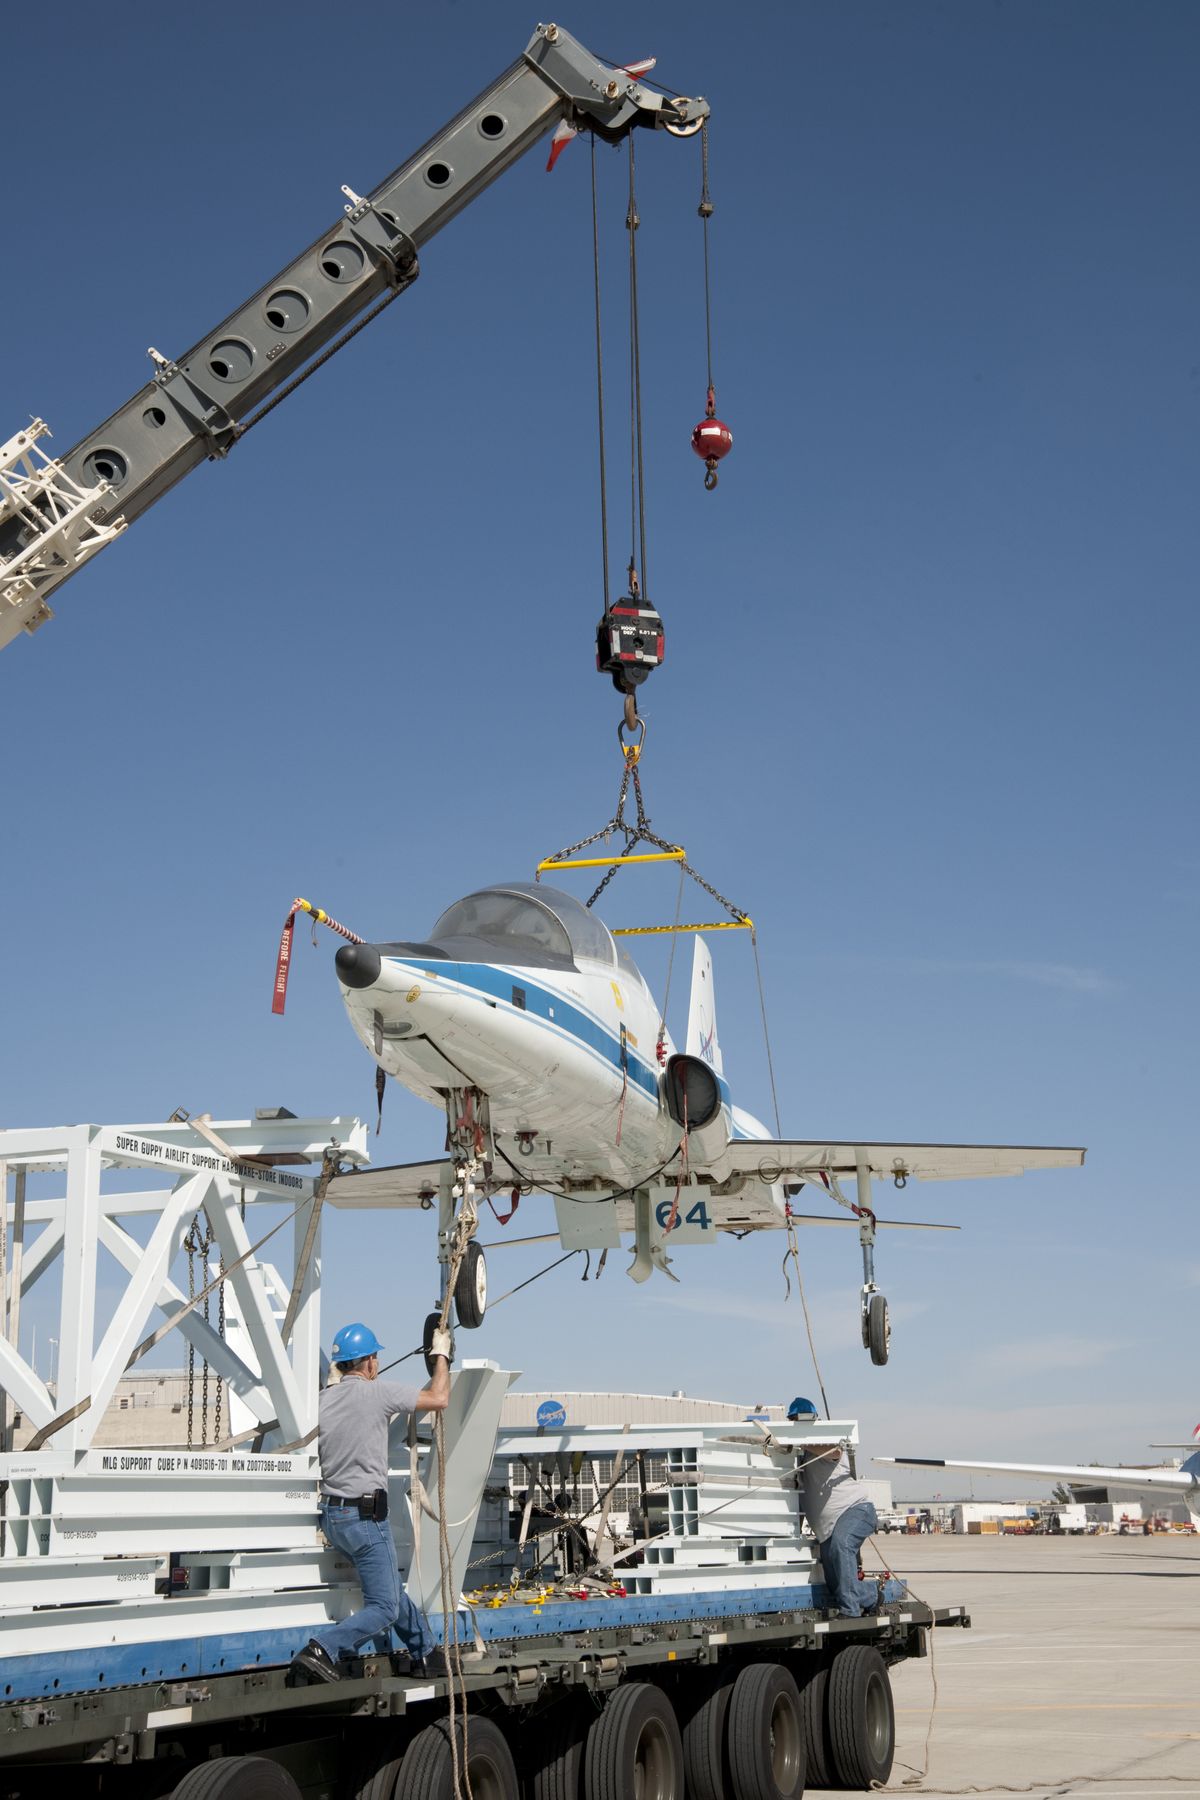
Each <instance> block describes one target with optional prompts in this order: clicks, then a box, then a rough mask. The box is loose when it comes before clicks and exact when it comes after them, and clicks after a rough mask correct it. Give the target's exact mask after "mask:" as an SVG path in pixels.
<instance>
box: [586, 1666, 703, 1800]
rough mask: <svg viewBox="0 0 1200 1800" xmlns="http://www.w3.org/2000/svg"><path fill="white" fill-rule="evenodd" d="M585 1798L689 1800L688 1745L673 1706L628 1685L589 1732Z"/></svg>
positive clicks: (647, 1688)
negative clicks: (685, 1758)
mask: <svg viewBox="0 0 1200 1800" xmlns="http://www.w3.org/2000/svg"><path fill="white" fill-rule="evenodd" d="M583 1792H584V1800H634V1797H635V1796H636V1800H683V1744H682V1741H681V1740H680V1736H679V1725H678V1722H677V1720H676V1718H675V1714H674V1712H673V1710H672V1708H671V1702H670V1701H669V1700H668V1699H667V1696H666V1695H665V1694H664V1693H663V1691H662V1689H661V1688H656V1687H652V1686H651V1685H650V1683H649V1682H648V1681H627V1682H626V1683H625V1684H624V1686H623V1687H619V1688H618V1689H617V1690H616V1692H615V1693H614V1694H613V1695H612V1696H611V1698H610V1699H609V1702H608V1705H607V1706H606V1707H605V1709H604V1711H603V1712H602V1713H601V1714H600V1717H599V1718H598V1719H597V1720H596V1722H595V1724H594V1725H593V1726H592V1728H591V1730H590V1731H589V1732H588V1739H587V1747H586V1749H585V1751H584V1759H583Z"/></svg>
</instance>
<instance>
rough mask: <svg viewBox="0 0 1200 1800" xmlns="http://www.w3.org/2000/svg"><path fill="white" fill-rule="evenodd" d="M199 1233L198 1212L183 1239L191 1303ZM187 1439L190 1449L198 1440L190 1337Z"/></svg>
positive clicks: (194, 1352)
mask: <svg viewBox="0 0 1200 1800" xmlns="http://www.w3.org/2000/svg"><path fill="white" fill-rule="evenodd" d="M199 1235H200V1214H199V1213H197V1214H196V1216H195V1218H194V1219H193V1220H192V1222H191V1224H190V1225H189V1226H188V1229H187V1236H186V1237H185V1238H184V1240H183V1246H184V1249H185V1250H186V1251H187V1266H188V1302H189V1305H190V1304H191V1303H193V1302H194V1301H195V1298H196V1244H195V1239H196V1238H198V1237H199ZM187 1441H188V1449H189V1450H190V1449H191V1448H192V1447H193V1445H194V1444H195V1442H196V1346H195V1344H193V1343H192V1341H191V1339H190V1338H189V1339H188V1359H187Z"/></svg>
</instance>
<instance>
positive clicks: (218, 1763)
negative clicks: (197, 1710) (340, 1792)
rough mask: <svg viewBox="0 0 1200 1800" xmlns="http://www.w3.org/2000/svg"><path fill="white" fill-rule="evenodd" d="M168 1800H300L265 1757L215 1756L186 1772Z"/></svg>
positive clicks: (285, 1775)
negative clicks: (210, 1760)
mask: <svg viewBox="0 0 1200 1800" xmlns="http://www.w3.org/2000/svg"><path fill="white" fill-rule="evenodd" d="M170 1800H300V1789H299V1788H298V1787H297V1786H296V1783H295V1781H294V1780H293V1779H292V1777H291V1776H290V1775H289V1774H288V1772H287V1770H286V1769H284V1768H281V1767H280V1765H279V1764H278V1763H277V1762H272V1761H271V1759H270V1758H269V1757H267V1756H218V1757H216V1758H214V1760H213V1761H212V1762H206V1763H201V1764H200V1766H199V1767H198V1768H195V1769H189V1770H188V1772H187V1774H186V1775H185V1776H184V1777H183V1780H182V1781H180V1782H177V1783H176V1785H175V1786H174V1787H173V1788H172V1789H171V1795H170Z"/></svg>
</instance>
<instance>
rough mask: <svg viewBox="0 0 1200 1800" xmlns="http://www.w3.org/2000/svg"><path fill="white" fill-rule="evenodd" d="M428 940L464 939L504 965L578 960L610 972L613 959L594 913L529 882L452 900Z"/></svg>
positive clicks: (609, 942)
mask: <svg viewBox="0 0 1200 1800" xmlns="http://www.w3.org/2000/svg"><path fill="white" fill-rule="evenodd" d="M429 937H430V941H431V943H433V944H436V945H449V944H452V943H454V942H455V941H461V940H463V939H468V940H470V942H471V943H472V944H475V945H483V946H486V948H487V949H488V951H489V953H490V954H489V960H491V961H494V962H502V963H517V964H521V963H534V964H546V963H549V964H551V966H553V965H558V966H562V965H564V964H565V965H567V966H570V965H572V964H573V963H574V962H575V961H576V960H577V959H579V958H582V959H583V960H584V961H587V962H600V963H604V964H605V966H606V967H609V968H611V967H613V966H614V965H615V963H616V960H617V956H616V948H615V945H614V943H613V939H612V936H611V934H610V932H609V930H608V927H607V926H606V925H605V924H604V923H603V922H602V921H601V920H600V919H598V918H597V917H596V915H595V913H591V912H589V911H588V909H587V907H586V906H583V905H582V904H581V903H580V902H579V901H578V900H576V898H575V896H574V895H573V894H564V893H562V892H561V891H560V890H559V889H558V888H550V887H543V886H542V885H541V883H540V882H532V881H513V882H510V883H509V884H508V885H507V886H505V887H491V888H480V889H479V891H478V892H477V893H474V894H468V895H467V896H466V898H465V899H463V900H456V901H455V902H454V905H453V906H449V907H447V908H446V911H445V912H444V913H443V914H442V916H441V918H440V919H439V920H438V921H437V924H436V925H435V926H434V928H433V930H432V931H431V932H430V934H429Z"/></svg>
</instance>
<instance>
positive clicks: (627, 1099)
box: [329, 882, 1084, 1363]
mask: <svg viewBox="0 0 1200 1800" xmlns="http://www.w3.org/2000/svg"><path fill="white" fill-rule="evenodd" d="M336 964H337V973H338V979H339V981H340V983H341V987H342V995H343V999H344V1000H345V1004H346V1008H347V1011H348V1012H349V1014H350V1020H351V1023H352V1024H353V1026H354V1029H355V1031H356V1032H357V1033H358V1035H359V1037H360V1038H361V1039H362V1041H363V1043H364V1044H365V1045H366V1046H367V1048H368V1049H369V1050H370V1052H371V1054H372V1056H373V1057H374V1058H375V1061H376V1063H377V1064H378V1065H379V1067H380V1069H382V1070H384V1071H386V1073H387V1074H388V1075H391V1076H393V1077H394V1078H395V1079H396V1080H397V1081H399V1082H401V1083H403V1085H404V1086H405V1087H407V1088H409V1089H411V1091H412V1092H413V1093H415V1094H418V1095H420V1096H421V1098H422V1099H425V1100H428V1101H430V1102H431V1103H432V1104H433V1105H435V1106H438V1107H440V1108H444V1109H445V1110H446V1113H447V1119H448V1123H449V1131H448V1140H447V1143H448V1149H449V1151H450V1152H451V1156H452V1158H453V1161H450V1160H446V1161H437V1162H422V1163H409V1164H405V1165H403V1166H400V1167H396V1168H379V1169H366V1170H361V1171H359V1172H358V1173H355V1174H349V1175H345V1176H339V1177H338V1178H337V1179H336V1181H335V1182H333V1183H332V1184H331V1187H330V1192H329V1198H330V1200H331V1201H332V1202H333V1203H334V1204H342V1205H348V1206H372V1205H377V1206H405V1205H408V1206H425V1207H429V1206H432V1205H434V1204H435V1203H436V1202H439V1201H440V1203H441V1206H442V1209H443V1217H442V1232H441V1252H440V1254H441V1257H442V1260H443V1262H445V1260H446V1247H447V1244H448V1234H449V1231H450V1225H451V1220H452V1218H453V1216H454V1208H455V1205H456V1204H459V1203H461V1200H462V1198H463V1195H464V1194H466V1195H467V1197H468V1199H470V1198H471V1196H472V1193H473V1192H474V1191H478V1192H479V1193H481V1194H482V1195H485V1196H487V1197H489V1198H490V1196H491V1194H493V1193H499V1192H501V1191H504V1190H509V1191H511V1193H512V1195H513V1202H512V1204H513V1206H514V1207H515V1205H516V1203H517V1200H518V1197H519V1196H520V1195H524V1194H527V1193H532V1192H541V1193H545V1194H549V1195H551V1196H552V1197H553V1200H554V1207H555V1213H556V1225H557V1234H556V1235H557V1236H558V1237H559V1238H560V1239H561V1242H562V1244H563V1247H564V1248H565V1249H568V1250H573V1249H587V1250H599V1251H604V1250H609V1249H614V1250H615V1249H618V1248H619V1247H620V1243H621V1233H622V1232H623V1231H624V1232H630V1231H632V1232H633V1234H634V1257H633V1262H632V1264H631V1265H630V1268H629V1270H628V1273H629V1274H630V1275H631V1276H632V1277H633V1279H634V1280H635V1281H645V1280H646V1278H647V1277H648V1276H649V1275H650V1274H651V1273H652V1272H653V1271H654V1270H655V1269H659V1270H662V1271H663V1272H664V1273H668V1274H669V1273H670V1267H669V1264H670V1260H671V1259H670V1258H669V1256H668V1255H667V1245H668V1243H669V1244H670V1245H671V1247H672V1248H673V1247H674V1246H675V1245H677V1244H712V1243H715V1242H716V1241H717V1236H718V1233H721V1232H728V1233H732V1234H734V1235H736V1236H740V1235H742V1234H743V1233H745V1232H749V1231H763V1230H776V1231H778V1230H787V1229H790V1227H791V1226H792V1225H793V1224H794V1223H797V1222H803V1223H816V1224H841V1223H847V1224H851V1225H852V1224H854V1223H855V1221H856V1220H857V1223H858V1226H859V1237H860V1242H861V1244H862V1249H863V1268H864V1282H863V1289H862V1330H863V1343H864V1346H866V1347H867V1348H868V1349H869V1350H870V1352H871V1355H872V1359H873V1360H874V1361H875V1362H877V1363H883V1362H886V1360H887V1352H888V1340H889V1326H888V1317H887V1302H886V1301H885V1299H884V1297H883V1295H882V1294H881V1293H879V1292H878V1290H877V1288H876V1286H875V1280H874V1266H873V1258H874V1241H875V1226H876V1219H875V1214H874V1210H873V1207H872V1204H871V1181H872V1178H875V1179H880V1178H882V1179H885V1180H891V1181H894V1182H895V1184H896V1186H897V1187H903V1186H904V1185H905V1183H906V1181H907V1180H908V1179H909V1178H910V1177H915V1178H916V1179H918V1180H927V1181H928V1180H961V1179H966V1178H970V1177H974V1176H981V1175H1020V1174H1021V1173H1023V1171H1024V1170H1026V1169H1051V1168H1063V1167H1078V1166H1079V1165H1080V1164H1081V1163H1082V1162H1083V1158H1084V1152H1083V1151H1082V1150H1080V1149H1055V1148H1034V1149H1014V1148H1009V1147H1006V1146H998V1145H977V1144H876V1143H870V1142H868V1141H865V1140H844V1141H838V1140H831V1139H824V1140H815V1139H805V1140H790V1139H789V1140H779V1139H775V1138H773V1137H772V1136H771V1134H770V1132H769V1131H768V1130H767V1128H766V1126H765V1125H763V1124H762V1123H761V1122H760V1121H759V1120H758V1119H756V1118H754V1117H753V1116H752V1115H751V1114H750V1113H748V1112H744V1111H743V1110H742V1108H741V1107H739V1106H735V1105H734V1103H733V1100H732V1097H731V1095H730V1091H729V1088H728V1085H727V1084H726V1081H725V1077H724V1070H723V1065H722V1060H721V1051H720V1046H719V1044H718V1041H717V1027H716V1014H715V1011H714V1006H713V988H712V961H711V958H710V956H709V952H708V948H707V946H706V945H705V943H704V941H703V939H702V938H700V937H697V939H696V947H695V956H694V962H693V968H692V988H691V1004H690V1009H689V1014H688V1028H687V1042H686V1046H685V1048H684V1049H683V1050H682V1051H677V1050H676V1048H675V1045H674V1044H673V1043H672V1041H671V1038H670V1036H669V1034H668V1033H667V1031H666V1027H665V1022H664V1020H663V1016H662V1012H661V1010H660V1008H659V1006H658V1005H657V1003H656V1002H655V1000H654V998H653V996H652V995H651V993H650V990H649V988H648V987H647V985H646V982H645V980H644V979H643V977H642V975H641V973H640V971H639V969H638V967H637V964H636V963H635V962H634V961H633V959H632V957H631V956H630V955H629V954H628V952H627V951H626V950H625V949H624V947H623V946H619V945H618V942H617V941H615V940H614V938H613V936H612V933H611V932H610V931H609V930H608V928H607V927H606V926H605V925H604V924H603V923H602V921H601V920H600V919H599V918H598V917H597V916H596V914H595V913H594V912H591V911H589V910H588V908H587V907H585V906H583V905H581V904H580V902H579V901H578V900H576V899H574V898H573V896H571V895H570V894H565V893H561V892H559V891H557V890H556V889H554V888H549V887H545V886H542V885H541V884H540V883H535V882H513V883H511V884H509V885H507V886H503V887H490V888H484V889H482V890H480V891H479V892H477V893H473V894H468V895H467V897H466V898H465V899H463V900H459V901H457V902H456V903H455V904H454V905H453V906H451V907H450V908H449V909H448V910H447V911H446V912H444V913H443V914H442V916H441V918H440V919H439V920H438V921H437V923H436V925H435V926H434V927H433V930H432V932H431V933H430V936H429V940H428V941H427V942H424V943H385V944H346V945H344V946H343V947H342V948H341V949H340V950H339V951H338V952H337V956H336ZM850 1176H852V1177H853V1178H854V1180H855V1182H856V1193H855V1199H854V1200H853V1201H851V1200H849V1199H848V1198H847V1197H846V1195H845V1194H843V1192H842V1190H841V1187H840V1182H841V1179H842V1178H843V1177H850ZM806 1184H807V1185H808V1186H809V1187H810V1188H813V1189H815V1190H816V1191H817V1192H819V1193H820V1195H821V1198H822V1199H823V1200H824V1199H827V1198H832V1199H833V1200H835V1201H836V1202H838V1203H839V1204H840V1205H841V1206H843V1207H845V1208H846V1209H847V1211H848V1212H849V1213H850V1214H851V1215H853V1216H852V1217H850V1218H848V1219H846V1220H839V1219H835V1218H828V1217H822V1218H817V1219H812V1220H810V1219H808V1218H807V1217H805V1216H804V1215H798V1214H796V1213H794V1212H793V1211H792V1206H791V1202H792V1200H793V1199H794V1197H795V1196H796V1195H797V1194H798V1193H799V1191H800V1188H801V1187H802V1186H803V1185H806ZM930 1229H950V1228H948V1227H931V1228H930ZM672 1279H677V1278H676V1277H674V1276H672ZM455 1301H456V1307H457V1312H458V1317H459V1322H460V1324H464V1325H466V1324H471V1325H477V1324H478V1323H479V1322H480V1320H481V1319H482V1316H483V1308H484V1305H485V1303H486V1273H485V1270H484V1267H483V1262H482V1256H481V1253H480V1251H479V1246H478V1245H477V1244H473V1245H472V1248H471V1252H470V1255H469V1257H468V1258H467V1260H466V1261H465V1262H464V1264H463V1266H462V1269H461V1271H460V1276H459V1280H458V1282H457V1283H456V1287H455Z"/></svg>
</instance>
